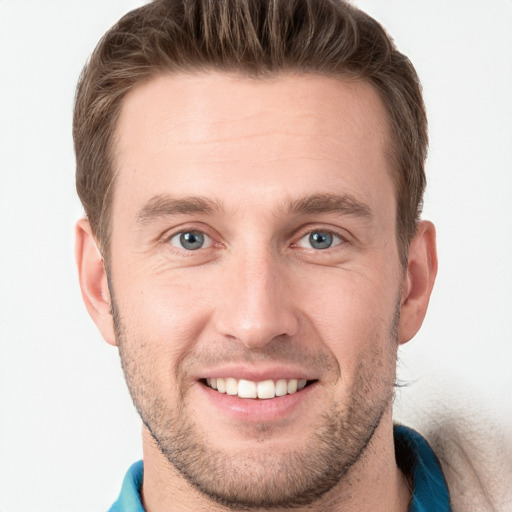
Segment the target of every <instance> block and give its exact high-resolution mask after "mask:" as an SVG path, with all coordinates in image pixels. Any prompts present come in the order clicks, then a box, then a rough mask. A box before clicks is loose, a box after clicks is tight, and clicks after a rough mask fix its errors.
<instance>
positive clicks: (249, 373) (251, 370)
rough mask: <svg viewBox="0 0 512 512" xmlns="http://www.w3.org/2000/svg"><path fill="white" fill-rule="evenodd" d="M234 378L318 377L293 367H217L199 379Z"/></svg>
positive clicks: (204, 371) (313, 378)
mask: <svg viewBox="0 0 512 512" xmlns="http://www.w3.org/2000/svg"><path fill="white" fill-rule="evenodd" d="M227 377H232V378H234V379H237V380H240V379H244V380H250V381H253V382H261V381H264V380H278V379H298V380H316V379H317V377H316V376H314V375H312V374H311V372H308V371H305V370H304V369H301V368H294V367H292V366H284V365H283V366H280V365H279V366H266V367H253V366H240V365H237V366H231V365H225V366H216V367H215V368H208V369H204V370H203V371H202V372H201V374H200V375H198V380H199V379H208V378H217V379H218V378H227Z"/></svg>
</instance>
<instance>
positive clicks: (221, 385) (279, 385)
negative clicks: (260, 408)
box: [201, 377, 316, 399]
mask: <svg viewBox="0 0 512 512" xmlns="http://www.w3.org/2000/svg"><path fill="white" fill-rule="evenodd" d="M201 382H202V383H203V384H204V385H205V386H207V387H209V388H211V389H214V390H216V391H218V392H219V393H225V394H227V395H231V396H238V397H239V398H253V399H269V398H275V397H279V396H285V395H293V394H294V393H297V392H299V391H302V390H303V389H304V388H306V387H307V386H310V385H311V384H313V383H314V382H316V380H305V379H277V380H271V379H268V380H263V381H259V382H255V381H251V380H245V379H235V378H233V377H226V378H221V377H218V378H207V379H202V380H201Z"/></svg>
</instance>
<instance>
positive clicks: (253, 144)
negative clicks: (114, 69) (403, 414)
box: [77, 73, 437, 512]
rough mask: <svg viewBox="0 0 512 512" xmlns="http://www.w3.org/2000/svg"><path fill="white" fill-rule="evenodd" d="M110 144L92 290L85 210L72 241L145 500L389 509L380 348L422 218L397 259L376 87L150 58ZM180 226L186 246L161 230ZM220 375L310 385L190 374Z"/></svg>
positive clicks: (391, 492) (397, 327)
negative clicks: (197, 67)
mask: <svg viewBox="0 0 512 512" xmlns="http://www.w3.org/2000/svg"><path fill="white" fill-rule="evenodd" d="M116 142H117V144H116V168H117V171H118V178H117V181H116V186H115V192H114V202H113V208H112V245H111V260H110V262H109V278H110V289H109V287H108V282H107V272H106V270H105V266H104V264H103V261H102V259H101V256H100V254H99V251H98V250H97V249H96V247H97V246H98V244H97V241H96V240H95V237H94V234H93V233H92V231H91V229H90V226H89V224H88V222H87V221H86V220H85V219H84V220H82V221H80V222H79V223H78V225H77V259H78V267H79V273H80V283H81V287H82V292H83V296H84V300H85V303H86V306H87V308H88V310H89V312H90V314H91V316H92V317H93V319H94V320H95V322H96V324H97V325H98V327H99V329H100V331H101V332H102V334H103V336H104V338H105V339H106V341H107V342H109V343H111V344H113V345H118V346H119V350H120V355H121V360H122V363H123V368H124V371H125V375H126V379H127V383H128V386H129V388H130V392H131V394H132V398H133V400H134V403H135V404H136V406H137V408H138V410H139V412H140V414H141V416H142V418H143V421H144V424H145V426H144V431H143V441H144V484H143V489H142V495H143V500H144V505H145V507H146V509H147V510H148V512H157V511H160V510H162V511H163V510H168V509H171V508H172V509H173V510H177V511H188V510H225V509H233V510H240V509H242V508H252V509H254V510H281V509H283V508H284V506H285V505H287V507H288V508H290V507H292V506H293V507H294V508H295V509H297V510H319V511H320V510H322V511H329V510H333V511H334V510H359V511H365V510H368V511H369V510H372V511H375V510H397V511H405V510H407V507H408V502H409V499H410V492H409V489H408V486H407V482H406V480H405V478H404V476H403V475H402V474H401V472H400V471H399V470H398V468H397V466H396V463H395V459H394V448H393V436H392V419H391V407H392V397H393V385H394V381H395V369H396V352H397V348H398V346H399V344H400V343H405V342H406V341H408V340H409V339H410V338H411V337H412V336H414V334H415V333H416V332H417V330H418V329H419V327H420V325H421V323H422V321H423V318H424V315H425V312H426V308H427V305H428V300H429V296H430V292H431V290H432V286H433V283H434V279H435V274H436V270H437V259H436V251H435V231H434V227H433V225H432V224H431V223H429V222H426V221H423V222H421V223H419V225H418V230H417V234H416V236H415V238H414V240H413V241H412V244H411V246H410V250H409V263H408V267H407V268H405V269H404V268H403V267H402V266H401V265H400V262H399V257H398V250H397V245H396V230H395V217H396V210H395V208H396V207H395V193H394V189H393V184H392V180H391V178H390V169H389V165H388V161H387V160H386V147H387V145H388V144H389V140H388V126H387V121H386V113H385V110H384V107H383V106H382V103H381V101H380V99H379V97H378V94H377V93H376V92H375V91H374V90H373V88H372V87H371V86H369V85H368V84H365V83H362V82H347V81H340V80H336V79H334V78H328V77H324V76H312V75H311V76H309V75H303V76H300V78H298V77H297V76H289V75H283V76H279V77H277V78H273V79H265V80H252V79H248V78H242V77H238V76H233V75H226V74H215V73H211V74H202V73H199V74H194V75H172V76H159V77H157V78H156V79H154V80H152V81H151V82H149V83H146V84H143V85H141V86H139V87H137V88H136V89H134V90H133V91H132V92H131V93H130V94H129V96H128V97H127V98H126V101H125V104H124V106H123V109H122V112H121V116H120V119H119V122H118V126H117V132H116ZM191 198H192V199H191ZM198 198H200V199H198ZM191 230H192V231H195V232H200V233H204V234H205V235H206V237H205V240H206V243H205V245H204V246H202V247H200V248H199V249H197V250H187V249H186V248H184V247H183V246H182V245H180V233H184V232H190V231H191ZM312 232H315V233H322V234H326V233H330V234H333V244H332V245H331V246H330V247H328V248H326V249H318V248H316V247H313V246H312V245H311V240H310V237H309V235H310V233H312ZM112 312H113V313H114V317H113V315H112ZM231 375H234V376H235V377H239V378H241V377H244V378H245V377H248V378H252V379H253V380H263V378H264V377H265V378H274V379H277V378H279V377H280V376H284V377H286V378H292V377H294V376H297V377H298V378H304V379H308V381H309V382H310V383H311V385H309V386H307V387H306V388H305V389H304V390H303V391H300V392H299V393H297V394H296V395H293V396H294V398H293V400H292V399H290V398H289V397H288V398H286V399H285V400H281V401H275V400H278V399H272V400H257V401H256V400H250V399H246V400H243V404H244V405H240V399H238V398H237V399H232V398H231V397H228V396H227V395H219V393H217V392H216V391H212V390H210V389H208V388H207V387H206V386H205V385H204V379H205V378H206V377H212V376H226V377H228V376H231ZM260 377H261V379H260ZM219 396H221V398H220V399H218V397H219ZM247 404H248V405H247ZM196 459H197V460H199V463H195V462H194V461H195V460H196ZM326 468H327V469H326Z"/></svg>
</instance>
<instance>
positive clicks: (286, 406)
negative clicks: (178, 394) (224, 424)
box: [199, 382, 316, 423]
mask: <svg viewBox="0 0 512 512" xmlns="http://www.w3.org/2000/svg"><path fill="white" fill-rule="evenodd" d="M199 385H200V386H201V388H202V390H203V392H204V394H205V395H206V399H207V400H208V401H209V402H210V403H211V404H213V406H214V407H215V408H217V409H220V411H221V412H223V413H224V414H226V415H228V416H230V417H232V418H234V419H237V420H241V421H248V422H254V423H261V422H275V421H280V420H284V419H286V418H289V417H290V416H291V415H293V414H294V413H295V412H296V411H298V410H299V409H300V408H301V407H302V406H303V404H304V402H305V401H306V400H307V399H308V397H309V396H310V395H311V392H312V390H313V388H315V387H316V383H315V382H313V383H311V384H309V385H308V386H306V387H305V388H304V389H302V390H301V391H297V392H296V393H293V394H291V395H284V396H278V397H275V398H268V399H257V398H240V397H238V396H232V395H228V394H225V393H219V392H218V391H215V390H214V389H211V388H209V387H208V386H206V385H204V384H202V383H199Z"/></svg>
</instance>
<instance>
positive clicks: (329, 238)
mask: <svg viewBox="0 0 512 512" xmlns="http://www.w3.org/2000/svg"><path fill="white" fill-rule="evenodd" d="M341 243H343V239H342V238H341V237H340V236H338V235H336V234H335V233H332V232H331V231H323V230H317V231H311V232H310V233H308V234H307V235H305V236H303V237H302V238H301V239H300V240H299V242H298V244H297V245H298V246H299V247H303V248H304V249H316V250H319V251H321V250H323V249H329V248H330V247H333V246H336V245H340V244H341Z"/></svg>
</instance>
